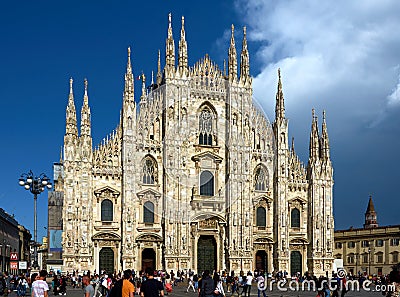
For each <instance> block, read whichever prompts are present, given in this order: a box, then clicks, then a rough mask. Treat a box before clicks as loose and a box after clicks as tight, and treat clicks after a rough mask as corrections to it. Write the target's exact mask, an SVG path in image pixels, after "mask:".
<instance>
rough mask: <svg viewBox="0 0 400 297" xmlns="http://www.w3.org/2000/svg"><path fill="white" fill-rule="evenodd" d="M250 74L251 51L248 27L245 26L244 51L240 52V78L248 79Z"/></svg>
mask: <svg viewBox="0 0 400 297" xmlns="http://www.w3.org/2000/svg"><path fill="white" fill-rule="evenodd" d="M249 76H250V61H249V51H248V50H247V38H246V27H243V42H242V53H241V54H240V79H241V80H244V81H246V80H247V79H248V78H249Z"/></svg>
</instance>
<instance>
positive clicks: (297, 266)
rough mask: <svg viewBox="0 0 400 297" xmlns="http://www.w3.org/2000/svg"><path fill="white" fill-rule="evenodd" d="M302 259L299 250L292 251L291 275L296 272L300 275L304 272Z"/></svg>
mask: <svg viewBox="0 0 400 297" xmlns="http://www.w3.org/2000/svg"><path fill="white" fill-rule="evenodd" d="M302 262H303V261H302V259H301V253H300V252H299V251H292V252H291V253H290V273H291V275H295V274H296V273H298V272H299V273H300V275H302V274H303V269H302Z"/></svg>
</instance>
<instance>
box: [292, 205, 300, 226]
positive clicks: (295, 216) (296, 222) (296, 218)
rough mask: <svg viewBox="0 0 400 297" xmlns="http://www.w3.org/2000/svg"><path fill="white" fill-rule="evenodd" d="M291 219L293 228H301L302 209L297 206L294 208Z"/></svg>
mask: <svg viewBox="0 0 400 297" xmlns="http://www.w3.org/2000/svg"><path fill="white" fill-rule="evenodd" d="M290 221H291V227H292V228H300V211H299V210H298V209H297V208H293V209H292V212H291V214H290Z"/></svg>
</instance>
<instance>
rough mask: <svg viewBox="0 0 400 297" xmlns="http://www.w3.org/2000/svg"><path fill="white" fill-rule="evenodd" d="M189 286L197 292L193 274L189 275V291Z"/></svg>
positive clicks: (187, 290)
mask: <svg viewBox="0 0 400 297" xmlns="http://www.w3.org/2000/svg"><path fill="white" fill-rule="evenodd" d="M189 288H192V289H193V292H196V290H195V289H194V282H193V275H190V276H189V280H188V287H187V289H186V292H189Z"/></svg>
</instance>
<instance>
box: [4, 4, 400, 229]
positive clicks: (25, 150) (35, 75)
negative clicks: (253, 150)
mask: <svg viewBox="0 0 400 297" xmlns="http://www.w3.org/2000/svg"><path fill="white" fill-rule="evenodd" d="M138 3H139V4H138ZM169 12H171V13H172V19H173V30H174V38H175V45H176V46H177V44H178V39H179V32H180V18H181V16H182V15H184V16H185V27H186V38H187V42H188V50H189V64H190V65H193V64H194V63H195V62H196V61H197V60H198V59H200V58H202V57H203V56H204V55H205V54H206V53H208V54H209V55H210V57H211V58H212V59H213V60H214V61H215V62H217V63H218V64H219V65H221V66H222V64H223V59H224V58H226V57H227V50H228V46H229V35H230V26H231V24H232V23H233V24H234V25H235V27H236V28H237V29H236V44H237V50H238V51H240V44H241V39H242V33H241V30H242V29H241V28H242V26H243V25H246V26H247V28H248V30H247V32H248V39H249V50H250V65H251V67H250V69H251V73H252V75H253V77H254V96H255V98H256V100H257V101H258V102H259V103H260V104H261V105H262V106H263V108H264V110H265V112H266V114H267V115H268V117H269V119H270V120H271V121H272V120H273V116H274V98H275V92H276V80H277V77H276V72H277V69H278V67H280V68H281V70H282V76H283V87H284V94H285V100H286V101H285V103H286V111H287V112H286V115H287V117H288V118H289V129H290V134H291V136H294V137H295V144H296V151H297V153H298V154H299V155H300V157H301V159H302V161H303V162H305V163H306V162H307V158H308V139H309V132H310V126H311V109H312V108H313V107H315V108H316V112H317V114H318V115H319V116H320V117H321V116H322V110H323V109H326V113H327V122H328V130H329V135H330V140H331V148H332V161H333V164H334V169H335V175H334V178H335V188H334V213H335V219H336V221H335V224H336V228H337V229H343V228H348V227H349V226H354V227H361V225H362V223H363V219H364V218H363V215H364V212H365V209H366V207H367V203H368V196H369V194H370V193H372V195H373V197H374V202H375V207H376V210H377V212H378V220H379V223H380V224H381V225H387V224H398V223H399V220H398V213H399V205H400V204H399V203H398V201H397V199H399V198H398V192H397V191H396V190H397V185H398V183H399V178H400V174H399V170H398V165H399V164H400V157H399V153H398V147H399V146H400V139H399V135H400V133H399V132H400V125H399V124H400V117H399V115H400V82H399V74H400V67H399V63H400V35H399V34H397V33H398V28H400V18H399V15H400V3H399V2H398V1H395V0H394V1H383V2H379V3H378V2H376V1H363V2H359V1H335V2H332V1H318V2H316V1H279V2H278V1H262V0H248V1H240V0H238V1H211V0H206V1H197V2H195V1H172V0H170V1H167V0H165V1H161V0H156V1H147V2H146V1H113V2H111V1H19V2H15V1H6V2H2V3H1V4H0V36H1V43H0V113H1V127H0V129H1V134H2V139H3V141H2V145H1V146H0V156H1V158H2V160H1V161H2V162H1V163H2V170H1V172H0V180H1V184H0V185H1V186H0V207H2V208H4V209H5V210H6V211H7V212H9V213H11V214H15V217H16V219H17V220H18V221H19V222H20V223H21V224H23V225H25V226H26V227H28V228H29V229H31V230H33V227H32V226H33V216H32V213H33V199H32V195H31V194H30V193H28V192H27V191H25V190H23V189H22V188H21V187H19V186H18V178H19V176H20V174H21V173H23V172H27V171H29V169H32V170H33V171H34V172H35V173H36V174H39V173H41V172H44V173H46V174H47V175H49V176H51V175H52V163H53V162H56V161H58V160H59V155H60V147H61V146H62V144H63V135H64V131H65V108H66V105H67V99H68V91H69V78H70V77H73V78H74V91H75V104H76V107H77V110H80V107H81V105H82V98H83V80H84V78H85V77H86V78H87V79H88V82H89V104H90V107H91V112H92V135H93V138H94V141H93V143H94V144H97V143H99V142H100V141H101V139H102V138H103V137H105V136H106V135H107V134H108V133H110V132H111V131H112V130H113V129H114V128H115V127H116V125H117V124H118V121H119V111H120V108H121V102H122V91H123V75H124V71H125V67H126V56H127V54H126V52H127V47H128V46H131V48H132V64H133V69H134V71H135V74H137V75H139V74H140V73H141V72H142V71H143V72H144V73H145V74H146V75H147V77H149V76H150V74H151V70H156V66H157V52H158V49H161V52H162V56H163V55H164V49H165V38H166V34H167V26H168V13H169ZM135 87H136V91H138V90H139V89H140V82H137V84H136V86H135ZM136 98H139V96H137V97H136ZM38 201H39V208H38V216H39V218H38V231H39V236H42V235H44V234H45V230H44V228H43V227H44V226H46V221H47V214H46V207H47V194H42V195H41V196H40V197H39V200H38Z"/></svg>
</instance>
